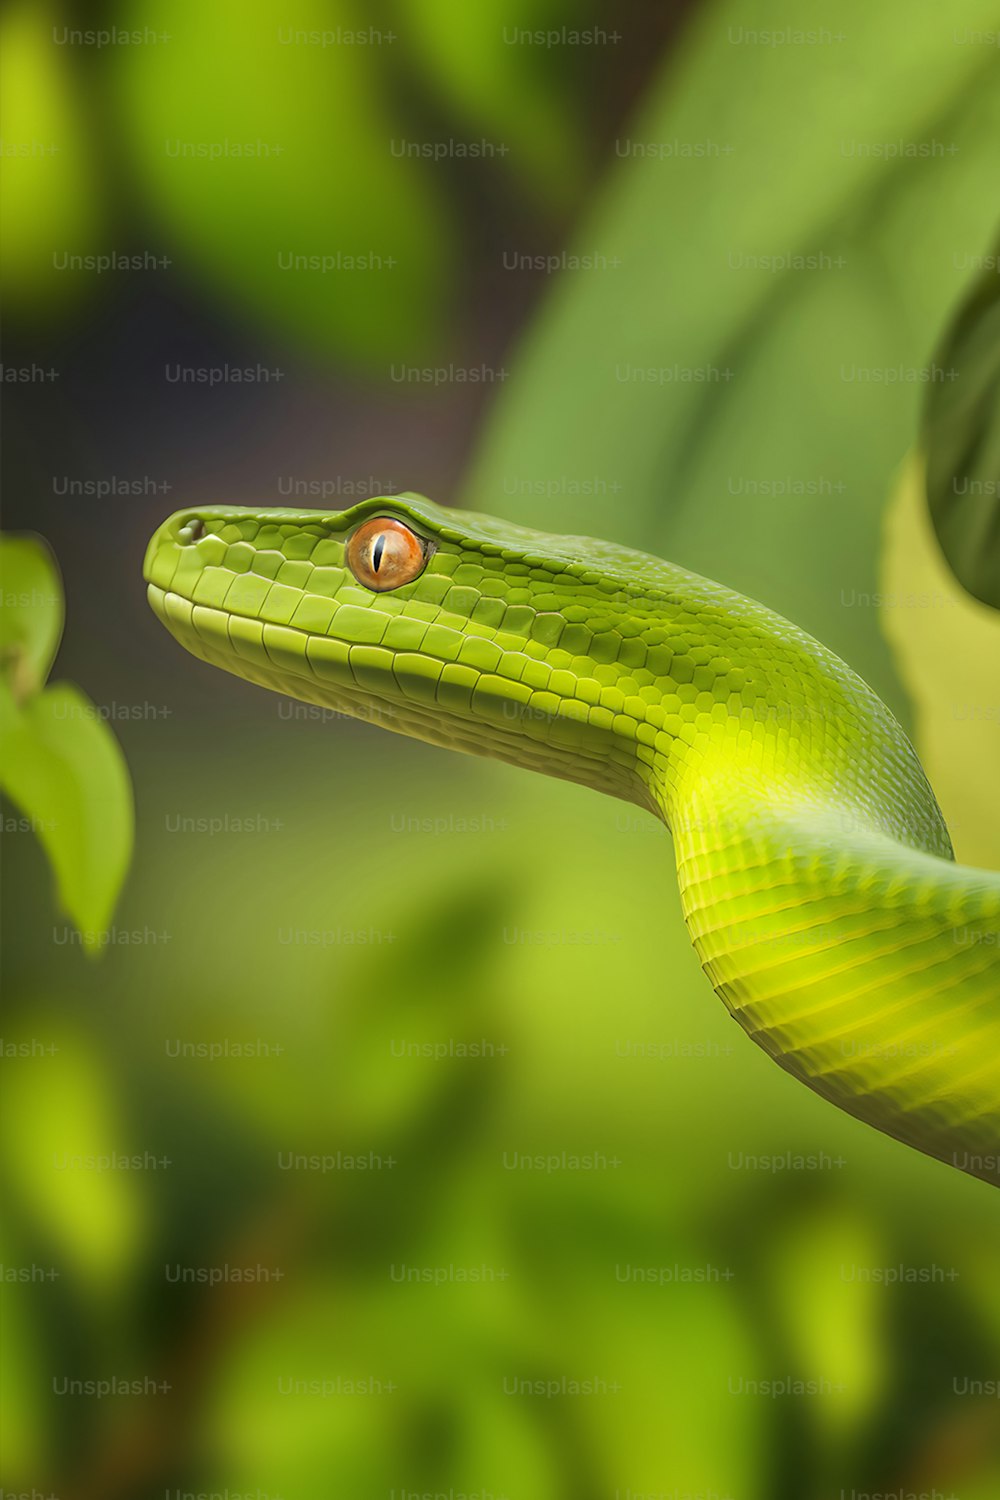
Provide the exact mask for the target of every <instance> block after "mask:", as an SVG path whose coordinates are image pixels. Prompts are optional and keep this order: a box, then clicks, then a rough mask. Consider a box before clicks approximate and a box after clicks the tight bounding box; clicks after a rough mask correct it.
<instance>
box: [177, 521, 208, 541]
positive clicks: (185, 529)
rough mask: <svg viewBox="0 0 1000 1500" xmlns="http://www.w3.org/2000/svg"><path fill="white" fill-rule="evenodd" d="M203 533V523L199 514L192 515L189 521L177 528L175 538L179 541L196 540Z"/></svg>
mask: <svg viewBox="0 0 1000 1500" xmlns="http://www.w3.org/2000/svg"><path fill="white" fill-rule="evenodd" d="M204 535H205V523H204V521H203V520H202V519H201V518H200V516H192V517H191V519H190V520H189V521H185V522H184V525H183V526H181V527H180V528H179V529H178V532H177V540H178V541H179V542H197V541H198V540H199V538H200V537H203V536H204Z"/></svg>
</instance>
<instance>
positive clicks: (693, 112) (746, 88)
mask: <svg viewBox="0 0 1000 1500" xmlns="http://www.w3.org/2000/svg"><path fill="white" fill-rule="evenodd" d="M762 24H763V25H765V26H767V27H768V28H769V31H777V32H780V31H781V30H782V28H787V29H788V30H789V32H794V31H795V29H796V28H799V29H801V27H802V15H801V10H800V8H799V7H797V6H795V5H794V4H793V3H792V0H777V3H773V4H771V5H769V6H768V8H767V14H766V17H762V15H761V12H760V8H759V6H756V5H754V4H752V3H751V0H728V3H725V4H719V5H713V6H710V7H706V8H705V9H703V10H701V11H700V13H699V18H698V19H697V20H696V22H695V23H694V25H693V26H692V28H691V30H690V32H689V34H688V38H687V42H686V46H685V47H682V48H681V49H680V51H679V52H678V53H677V54H675V55H674V56H673V57H672V58H671V59H670V63H669V67H668V69H667V70H666V71H665V72H664V74H663V76H662V77H661V79H660V80H659V82H658V84H657V85H656V86H655V87H654V89H653V91H652V93H651V95H650V96H649V100H648V102H647V103H646V104H645V105H644V107H643V109H642V111H641V113H640V114H639V116H638V118H636V119H635V120H634V121H633V122H631V124H630V125H629V126H628V127H627V128H626V129H623V130H622V132H621V133H620V137H619V140H618V142H617V143H616V148H615V149H616V159H615V161H614V162H613V165H612V167H611V169H610V170H609V174H608V179H607V183H606V187H605V190H604V192H603V194H602V195H601V196H600V197H599V198H598V199H597V201H596V205H595V208H594V210H593V212H592V213H591V214H590V216H589V217H588V218H587V220H586V221H585V222H584V223H583V224H582V226H581V228H580V231H579V234H578V236H577V243H576V245H575V246H573V247H572V248H574V249H576V250H579V251H585V250H590V251H591V252H596V253H599V254H601V255H603V256H604V257H605V260H606V262H607V264H608V266H609V269H608V270H606V271H604V272H602V273H600V274H593V275H588V276H577V277H572V276H570V277H567V278H566V279H565V280H563V281H562V282H561V283H559V284H557V285H556V286H554V288H553V293H552V295H551V297H550V300H549V302H548V305H547V307H546V309H545V310H544V312H543V315H542V317H541V320H540V321H539V323H538V324H537V325H536V326H535V327H534V328H533V329H532V331H531V332H530V334H529V337H528V340H527V342H526V344H525V346H524V347H523V349H522V351H521V354H520V356H519V358H516V359H515V360H514V361H513V364H512V371H511V379H510V380H509V382H508V383H507V385H506V386H505V388H504V390H503V392H502V394H501V395H500V398H499V400H498V402H497V405H496V407H495V408H494V414H493V417H492V422H491V425H490V426H489V428H488V429H487V433H486V440H485V443H484V444H483V446H482V449H481V451H480V453H479V455H478V461H477V462H476V463H474V465H473V466H472V469H471V472H470V474H469V476H468V482H467V485H466V486H465V487H464V494H463V495H462V497H461V498H460V502H459V503H465V504H467V505H470V506H474V507H478V508H482V509H483V510H486V511H493V512H496V513H499V514H501V515H504V516H507V517H509V518H510V519H512V520H515V521H519V522H524V523H526V524H528V525H533V526H539V527H542V528H545V529H550V530H553V531H561V532H572V533H582V534H589V535H597V536H606V537H609V538H611V539H613V540H615V541H621V542H625V543H627V544H631V545H637V546H640V547H644V548H646V549H649V550H654V551H659V552H661V553H663V554H665V555H666V556H669V557H672V558H673V559H674V560H675V561H677V562H681V563H684V564H685V565H687V566H689V567H691V568H693V569H695V570H696V571H699V572H702V573H705V574H707V575H709V576H711V577H717V578H721V579H722V580H723V581H724V582H726V583H729V584H731V585H732V586H733V587H736V588H738V589H740V590H742V591H743V592H745V593H748V594H750V595H752V596H755V597H758V598H762V599H764V600H766V602H768V603H769V604H771V605H772V606H773V607H775V608H777V609H778V610H780V611H781V612H782V613H784V614H786V615H787V616H789V617H790V618H792V619H794V620H796V621H797V622H798V623H799V624H801V625H803V626H804V627H805V628H806V629H808V630H810V631H811V632H812V633H814V634H815V635H817V636H819V637H820V638H821V639H825V640H826V641H827V642H828V643H829V644H830V645H831V646H833V648H834V649H836V650H839V651H840V652H841V654H843V655H849V656H850V659H851V660H852V661H853V662H854V663H855V664H856V665H857V666H858V667H859V668H860V669H861V670H862V671H863V672H865V674H866V675H867V676H868V677H869V678H870V680H871V681H872V684H873V686H875V687H876V688H877V689H878V690H879V691H882V692H883V693H886V694H893V693H895V701H896V702H897V703H898V700H899V693H898V684H896V683H895V680H894V678H893V676H892V673H891V666H890V661H889V657H888V654H887V652H886V651H885V648H884V645H883V643H882V642H881V640H880V637H879V632H878V628H877V623H876V620H875V611H874V610H873V609H863V608H857V609H853V610H852V609H846V608H845V607H844V601H843V599H842V597H841V590H842V588H846V589H848V590H852V591H854V592H855V593H857V594H858V595H861V596H865V597H866V596H868V595H870V594H874V593H875V591H876V587H877V575H876V559H877V556H878V551H879V517H880V509H881V505H882V500H883V497H884V495H885V494H886V492H887V489H888V484H889V479H890V476H891V473H892V471H893V469H894V467H895V465H896V464H897V463H898V461H899V457H900V455H901V453H902V452H903V451H905V449H906V447H907V446H908V445H909V443H910V441H911V440H912V434H913V431H914V428H915V426H916V423H917V420H918V413H919V404H920V396H921V393H922V392H923V390H924V388H925V385H924V380H925V376H924V373H923V372H924V370H925V367H926V366H927V364H928V361H929V357H930V351H931V349H932V347H933V344H934V342H935V340H936V338H937V333H938V329H939V328H940V325H941V323H942V321H943V319H944V317H945V315H946V311H947V309H948V307H949V305H951V304H952V303H953V301H954V299H955V297H956V295H958V293H959V291H960V288H961V284H962V281H963V279H964V278H963V273H962V271H961V270H960V269H959V267H957V266H956V264H955V261H956V247H957V248H959V249H960V250H963V251H964V250H968V251H970V252H975V251H977V250H979V249H981V247H982V246H983V244H984V243H985V242H986V240H987V238H988V237H989V236H990V234H991V233H992V230H993V227H994V218H995V193H994V189H993V175H994V163H993V141H994V140H995V137H996V130H997V125H998V119H1000V96H998V94H997V91H996V89H995V87H994V84H993V77H992V68H993V60H992V58H991V57H990V56H988V55H987V53H988V50H989V49H986V48H982V47H977V46H974V45H969V46H958V45H953V44H952V33H953V31H963V30H964V29H965V28H966V27H968V28H970V29H971V30H975V29H977V28H979V29H984V28H985V29H988V28H990V27H992V26H993V25H994V24H995V13H994V7H993V5H992V4H991V3H987V0H959V3H957V4H956V5H955V6H953V7H952V9H951V10H950V12H949V15H948V18H947V20H944V19H943V18H942V17H941V16H940V15H939V14H937V13H935V12H933V11H929V10H928V11H920V12H915V11H914V10H913V8H912V7H911V6H908V5H906V4H904V3H903V0H887V3H883V4H880V5H871V4H869V3H867V0H848V3H846V4H845V5H843V6H841V7H839V8H838V11H837V18H836V23H834V24H831V25H830V26H829V27H828V28H827V33H828V35H827V39H826V40H825V41H821V42H819V43H817V44H814V45H785V46H780V45H779V46H767V45H757V46H752V45H748V44H745V43H744V44H741V43H740V38H741V37H744V36H745V35H747V34H750V35H754V34H756V35H760V30H759V28H760V27H761V25H762ZM733 38H736V40H735V41H734V40H733ZM928 203H933V205H934V209H933V212H932V213H929V212H928V211H927V205H928ZM796 257H801V259H796ZM810 257H811V259H810ZM615 262H617V267H616V268H612V267H614V266H615ZM859 372H860V373H859ZM833 579H836V580H837V586H836V587H834V586H832V583H831V580H833ZM853 596H854V595H853V593H852V594H850V596H849V597H850V598H853Z"/></svg>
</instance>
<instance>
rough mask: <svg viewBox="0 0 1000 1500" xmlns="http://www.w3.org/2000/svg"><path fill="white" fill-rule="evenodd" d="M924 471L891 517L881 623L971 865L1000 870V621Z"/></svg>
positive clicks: (916, 465)
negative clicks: (937, 513) (953, 561)
mask: <svg viewBox="0 0 1000 1500" xmlns="http://www.w3.org/2000/svg"><path fill="white" fill-rule="evenodd" d="M924 497H925V490H924V472H923V464H922V463H921V460H920V458H919V456H917V455H914V456H913V457H911V458H910V459H909V460H908V462H907V463H906V464H905V465H904V466H903V469H902V471H901V473H900V476H899V482H898V485H897V487H896V491H895V495H894V497H893V501H892V504H891V507H890V510H889V515H888V524H887V527H886V545H885V555H884V558H883V565H882V589H881V592H882V595H883V597H884V598H885V599H886V600H887V601H888V603H889V607H888V608H886V609H885V610H884V611H883V612H882V624H883V629H884V630H885V633H886V636H887V638H888V640H889V643H890V645H891V647H892V650H893V653H894V655H895V659H896V666H897V668H898V670H899V674H900V676H901V677H902V679H903V681H904V683H905V684H906V687H907V689H908V691H909V694H910V697H911V699H912V702H913V709H914V717H915V721H916V723H915V731H916V732H915V742H916V746H917V749H918V751H919V753H920V759H921V761H922V762H923V765H924V769H925V770H926V772H927V775H928V776H929V777H930V782H931V785H932V786H933V788H934V792H935V795H936V796H937V799H938V801H939V802H940V804H941V810H942V812H943V813H944V815H945V821H946V822H947V824H948V828H949V831H950V833H951V836H952V840H953V842H954V845H955V854H956V856H957V858H958V859H959V860H960V861H961V862H962V863H963V864H972V865H984V866H986V867H987V868H989V869H993V870H995V869H997V868H1000V799H998V798H997V795H996V781H997V720H998V719H1000V615H998V614H997V612H996V611H995V610H992V609H989V608H988V607H987V606H986V605H985V604H981V603H980V602H979V600H978V599H975V598H973V597H972V596H971V595H970V594H968V593H966V591H965V590H964V589H963V588H962V586H961V585H960V584H959V582H958V580H957V579H956V578H955V576H954V574H953V573H952V571H951V569H950V568H949V567H948V564H947V562H946V561H945V559H944V558H943V557H942V555H941V549H940V547H938V545H937V543H936V541H935V538H934V531H933V528H932V526H931V523H930V519H929V517H928V514H927V505H926V502H925V498H924Z"/></svg>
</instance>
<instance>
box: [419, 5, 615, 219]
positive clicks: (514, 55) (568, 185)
mask: <svg viewBox="0 0 1000 1500" xmlns="http://www.w3.org/2000/svg"><path fill="white" fill-rule="evenodd" d="M590 9H591V7H587V10H586V11H582V12H581V10H580V9H578V8H577V9H574V8H573V7H572V6H570V5H569V4H568V3H567V0H515V3H511V0H480V3H479V4H477V5H468V4H466V3H464V0H401V3H400V11H401V15H402V17H403V19H404V22H405V25H406V29H407V32H408V37H409V41H410V44H411V46H412V47H413V48H414V50H415V51H416V52H417V54H418V56H419V59H420V61H421V62H422V63H423V65H424V67H425V69H426V70H427V71H428V73H429V74H431V75H432V79H433V85H434V88H435V90H436V92H437V93H438V95H439V96H443V97H444V98H445V99H446V100H448V101H449V102H450V104H451V106H452V108H453V109H454V110H455V111H456V112H457V113H458V114H459V115H460V116H461V117H462V118H463V120H465V121H467V122H468V124H469V126H470V127H471V129H472V130H474V131H477V132H478V131H483V130H485V131H487V132H488V133H489V139H490V140H491V142H492V143H493V144H495V145H497V146H503V147H504V148H505V149H506V152H507V153H508V154H506V155H505V156H504V157H503V166H504V167H505V168H507V169H508V170H509V171H510V172H511V173H512V174H516V175H517V176H519V177H520V178H522V179H527V181H528V182H529V183H530V184H531V185H532V186H533V188H534V190H535V192H536V193H537V194H538V195H539V197H540V198H541V200H542V201H541V207H542V210H543V212H544V213H545V214H546V215H547V216H549V217H551V215H552V214H554V213H556V212H558V211H559V210H560V209H565V208H566V206H567V204H568V203H569V202H571V201H572V198H573V196H574V194H575V191H576V189H577V188H578V187H579V185H580V179H581V175H582V174H581V166H582V161H581V153H580V147H579V134H580V123H581V122H580V121H578V120H577V119H575V118H574V115H575V113H576V112H577V109H578V106H576V103H575V100H573V99H572V97H571V93H570V88H569V86H568V84H569V78H567V76H566V75H567V74H568V73H569V70H568V69H563V68H560V66H559V65H560V62H561V61H562V60H563V58H561V57H560V53H562V54H563V57H564V56H565V53H566V50H567V49H566V48H564V47H563V48H560V47H553V46H543V45H537V44H536V43H534V42H524V41H517V40H516V38H517V37H518V36H520V35H521V34H522V33H524V32H527V33H529V34H530V35H531V36H533V37H537V36H538V35H540V34H545V33H547V32H549V31H550V30H552V29H555V30H556V31H557V32H559V31H561V29H562V28H563V27H568V28H570V29H573V28H574V27H577V28H579V27H586V26H587V24H588V23H589V22H590V20H591V15H590V13H589V12H590ZM571 50H574V49H571ZM575 50H576V52H577V54H579V50H580V49H575Z"/></svg>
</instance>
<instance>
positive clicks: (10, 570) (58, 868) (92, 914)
mask: <svg viewBox="0 0 1000 1500" xmlns="http://www.w3.org/2000/svg"><path fill="white" fill-rule="evenodd" d="M0 586H2V591H3V602H2V609H0V666H2V675H0V752H2V755H0V788H2V790H3V791H4V793H5V794H6V795H7V796H8V797H10V799H11V801H12V802H14V803H15V804H16V805H17V807H18V808H19V809H20V810H21V812H22V813H23V814H24V815H25V817H26V819H27V820H28V822H29V825H30V827H31V830H32V831H33V832H34V833H36V834H37V836H38V838H39V839H40V840H41V842H42V844H43V845H44V846H45V850H46V853H47V854H48V857H49V860H50V861H51V864H52V869H53V872H54V874H55V877H56V885H57V891H58V900H59V904H60V906H61V907H62V908H63V910H64V911H65V912H66V913H67V915H68V916H69V917H70V919H71V920H72V921H73V922H75V923H76V926H77V928H78V929H79V930H80V933H81V934H82V936H83V938H84V941H85V943H86V944H87V946H88V951H90V952H93V953H97V952H99V951H100V948H101V946H102V934H103V933H104V930H105V928H106V927H107V923H108V921H109V919H110V917H111V913H112V912H113V910H114V906H115V902H116V900H117V899H118V893H119V891H120V890H121V886H122V882H123V880H124V879H125V874H126V871H127V870H128V865H129V860H130V859H131V856H132V790H131V785H130V782H129V775H128V770H127V768H126V765H125V761H124V758H123V756H122V753H121V750H120V749H119V746H118V742H117V740H116V739H115V737H114V735H113V734H112V733H111V731H110V729H109V728H108V726H107V724H105V723H104V722H103V721H102V720H101V718H100V715H99V713H98V710H97V709H96V708H95V706H94V705H93V704H92V703H91V702H90V699H89V698H87V696H86V694H84V693H82V692H81V691H80V689H79V688H77V687H74V686H73V685H72V684H71V683H66V682H57V683H54V684H53V685H51V686H50V687H46V686H45V683H46V679H47V678H48V675H49V671H50V669H51V666H52V661H53V658H54V657H55V653H56V649H57V647H58V644H59V639H60V636H61V635H62V627H63V596H62V585H61V582H60V579H59V574H58V571H57V568H56V565H55V561H54V559H53V557H52V554H51V553H50V552H49V550H48V548H47V547H46V546H45V544H44V543H43V542H42V541H41V540H40V539H39V538H37V537H30V536H3V537H0Z"/></svg>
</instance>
